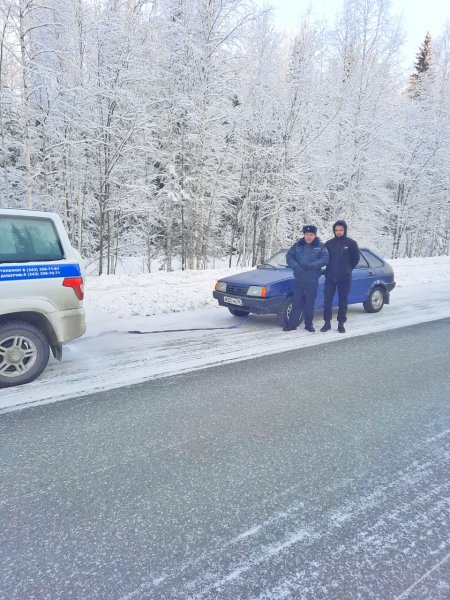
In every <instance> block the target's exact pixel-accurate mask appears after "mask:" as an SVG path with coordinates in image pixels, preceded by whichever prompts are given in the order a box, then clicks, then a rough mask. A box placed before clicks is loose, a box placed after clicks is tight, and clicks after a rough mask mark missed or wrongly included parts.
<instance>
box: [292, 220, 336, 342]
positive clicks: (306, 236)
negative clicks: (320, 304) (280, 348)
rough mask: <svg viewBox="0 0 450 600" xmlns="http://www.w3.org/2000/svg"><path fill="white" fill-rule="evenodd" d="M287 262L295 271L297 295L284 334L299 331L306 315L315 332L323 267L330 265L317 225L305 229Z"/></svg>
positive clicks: (310, 326) (307, 322)
mask: <svg viewBox="0 0 450 600" xmlns="http://www.w3.org/2000/svg"><path fill="white" fill-rule="evenodd" d="M286 260H287V264H288V266H289V267H291V269H294V296H293V300H292V310H291V314H290V315H289V320H288V324H287V325H286V327H284V328H283V331H293V330H294V329H297V326H298V321H299V319H300V315H301V314H302V313H303V315H304V318H305V329H306V331H311V332H312V331H315V329H314V327H313V316H314V302H315V300H316V295H317V283H318V280H319V277H320V273H321V268H322V267H324V266H325V265H327V264H328V251H327V249H326V248H325V245H324V244H322V242H321V241H320V239H319V238H318V237H317V227H316V226H315V225H305V227H303V237H302V238H300V239H299V240H298V242H296V243H295V244H294V245H293V246H292V248H290V250H289V251H288V253H287V255H286Z"/></svg>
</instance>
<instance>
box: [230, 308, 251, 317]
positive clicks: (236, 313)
mask: <svg viewBox="0 0 450 600" xmlns="http://www.w3.org/2000/svg"><path fill="white" fill-rule="evenodd" d="M228 310H229V311H230V313H231V314H232V315H233V317H248V315H249V314H250V311H249V310H242V309H240V308H231V307H230V306H228Z"/></svg>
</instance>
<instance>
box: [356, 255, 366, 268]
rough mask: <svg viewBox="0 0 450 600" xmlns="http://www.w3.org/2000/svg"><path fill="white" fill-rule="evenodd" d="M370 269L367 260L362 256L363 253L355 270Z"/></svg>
mask: <svg viewBox="0 0 450 600" xmlns="http://www.w3.org/2000/svg"><path fill="white" fill-rule="evenodd" d="M368 268H369V263H368V262H367V260H366V259H365V258H364V256H363V255H362V253H361V252H360V253H359V262H358V264H357V265H356V267H355V269H368Z"/></svg>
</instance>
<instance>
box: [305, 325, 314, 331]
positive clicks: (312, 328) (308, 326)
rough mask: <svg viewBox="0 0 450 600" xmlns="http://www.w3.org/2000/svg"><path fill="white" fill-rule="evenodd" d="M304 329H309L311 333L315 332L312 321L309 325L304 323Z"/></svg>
mask: <svg viewBox="0 0 450 600" xmlns="http://www.w3.org/2000/svg"><path fill="white" fill-rule="evenodd" d="M305 329H306V331H310V332H311V333H314V332H315V329H314V325H313V324H312V323H311V325H305Z"/></svg>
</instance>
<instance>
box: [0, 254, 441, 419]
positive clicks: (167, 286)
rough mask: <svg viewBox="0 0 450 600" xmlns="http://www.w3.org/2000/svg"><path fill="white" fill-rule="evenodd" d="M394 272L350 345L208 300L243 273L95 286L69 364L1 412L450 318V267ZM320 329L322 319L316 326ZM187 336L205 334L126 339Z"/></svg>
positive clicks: (351, 326)
mask: <svg viewBox="0 0 450 600" xmlns="http://www.w3.org/2000/svg"><path fill="white" fill-rule="evenodd" d="M391 264H392V265H393V267H394V270H395V275H396V281H397V287H396V289H395V290H394V291H393V292H392V294H391V304H390V305H388V306H385V307H384V309H383V310H382V311H381V313H378V314H373V315H372V314H367V313H366V312H365V311H364V309H363V307H362V305H354V306H351V307H350V310H349V322H348V333H347V334H345V335H342V334H338V333H337V332H336V331H331V332H328V333H326V334H324V333H320V332H319V331H317V332H316V333H314V334H311V333H307V332H305V331H304V330H303V329H299V330H298V331H294V332H289V333H285V332H283V331H282V330H281V328H280V326H279V323H278V320H277V318H276V317H275V316H264V317H261V316H260V317H257V316H252V317H250V319H248V320H246V321H244V322H242V321H238V320H237V319H236V318H234V317H232V316H231V315H230V314H229V313H228V311H227V310H226V309H225V308H219V307H218V306H217V305H216V303H215V301H214V300H213V298H212V294H211V291H212V289H213V286H214V283H215V280H216V279H217V278H219V277H223V276H224V275H226V274H229V273H231V272H236V271H237V269H232V270H229V269H216V270H209V271H200V272H199V271H185V272H174V273H161V272H159V273H154V274H150V275H138V276H126V275H118V276H115V275H110V276H102V277H91V278H90V279H89V280H88V283H87V286H86V287H87V289H86V303H85V308H86V314H87V323H88V329H87V333H86V335H85V336H84V337H83V338H81V339H79V340H75V341H73V342H71V343H70V344H67V346H66V347H65V349H64V358H63V362H62V363H58V362H56V361H54V360H53V359H51V361H50V363H49V366H48V367H47V369H46V371H45V372H44V373H43V375H41V377H40V378H39V379H38V380H37V381H34V382H33V383H31V384H28V385H25V386H21V387H16V388H11V389H6V390H1V391H0V411H5V410H16V409H17V408H21V407H25V406H30V405H36V404H42V403H47V402H54V401H57V400H64V399H67V398H72V397H76V396H81V395H84V394H89V393H92V392H95V391H100V390H107V389H111V388H115V387H120V386H126V385H130V384H133V383H138V382H142V381H146V380H148V379H153V378H156V377H165V376H168V375H173V374H176V373H182V372H185V371H191V370H196V369H199V368H204V367H208V366H213V365H217V364H220V363H223V362H233V361H237V360H244V359H248V358H253V357H256V356H262V355H267V354H274V353H278V352H284V351H287V350H293V349H296V348H303V347H307V346H315V345H318V344H324V343H330V342H336V341H342V340H345V339H346V338H348V337H354V336H359V335H365V334H367V333H373V332H378V331H385V330H388V329H395V328H398V327H404V326H407V325H414V324H416V323H420V322H425V321H433V320H436V319H441V318H446V317H450V257H439V258H422V259H402V260H397V261H391ZM241 270H242V269H241ZM321 322H322V319H321V315H320V314H317V315H316V325H319V324H321ZM236 324H239V327H234V328H232V329H217V330H208V329H207V328H214V327H217V328H220V327H229V326H233V325H236ZM190 328H205V330H204V331H184V332H179V331H178V332H173V333H167V332H162V333H152V334H148V335H136V334H131V333H128V332H129V331H130V330H141V331H160V330H168V329H169V330H171V329H190Z"/></svg>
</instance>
